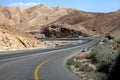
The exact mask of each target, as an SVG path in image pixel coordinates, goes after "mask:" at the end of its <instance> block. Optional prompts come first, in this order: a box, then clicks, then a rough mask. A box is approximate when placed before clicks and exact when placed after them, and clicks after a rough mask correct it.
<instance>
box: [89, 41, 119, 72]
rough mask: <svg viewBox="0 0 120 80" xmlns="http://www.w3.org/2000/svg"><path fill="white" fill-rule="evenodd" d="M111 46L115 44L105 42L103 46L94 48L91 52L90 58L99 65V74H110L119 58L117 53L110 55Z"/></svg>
mask: <svg viewBox="0 0 120 80" xmlns="http://www.w3.org/2000/svg"><path fill="white" fill-rule="evenodd" d="M111 44H114V42H105V43H104V44H102V45H96V46H94V47H93V48H92V50H91V53H90V54H91V56H90V58H91V59H92V61H93V62H94V63H96V64H97V71H99V72H104V73H109V72H110V71H111V67H112V65H113V64H114V62H115V60H116V57H117V56H118V53H117V52H114V53H113V54H111V53H110V50H109V47H110V45H111Z"/></svg>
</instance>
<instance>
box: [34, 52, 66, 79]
mask: <svg viewBox="0 0 120 80" xmlns="http://www.w3.org/2000/svg"><path fill="white" fill-rule="evenodd" d="M64 55H66V54H60V55H58V56H54V57H51V58H48V59H46V60H44V61H42V62H41V63H40V64H39V65H38V66H37V67H36V68H35V71H34V80H40V79H39V74H38V73H39V69H40V68H41V67H42V66H43V65H44V64H46V63H48V62H49V61H51V60H54V59H56V58H59V57H62V56H64Z"/></svg>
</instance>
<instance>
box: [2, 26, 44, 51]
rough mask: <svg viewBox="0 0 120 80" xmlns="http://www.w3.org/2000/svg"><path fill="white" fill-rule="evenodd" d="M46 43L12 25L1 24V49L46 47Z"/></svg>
mask: <svg viewBox="0 0 120 80" xmlns="http://www.w3.org/2000/svg"><path fill="white" fill-rule="evenodd" d="M44 47H45V46H44V44H43V43H42V42H40V41H38V40H36V39H35V38H33V37H32V36H30V35H27V34H24V33H21V32H19V31H17V30H16V29H15V28H14V27H11V26H0V50H10V49H17V50H19V49H28V48H44Z"/></svg>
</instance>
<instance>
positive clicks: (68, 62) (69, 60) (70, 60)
mask: <svg viewBox="0 0 120 80" xmlns="http://www.w3.org/2000/svg"><path fill="white" fill-rule="evenodd" d="M66 64H67V65H74V64H75V61H73V59H72V58H71V59H68V61H67V63H66Z"/></svg>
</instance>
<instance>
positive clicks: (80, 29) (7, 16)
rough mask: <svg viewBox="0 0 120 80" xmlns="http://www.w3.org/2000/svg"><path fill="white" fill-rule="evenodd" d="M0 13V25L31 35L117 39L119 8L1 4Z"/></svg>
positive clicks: (119, 17) (119, 18) (119, 28)
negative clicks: (96, 10) (97, 9)
mask: <svg viewBox="0 0 120 80" xmlns="http://www.w3.org/2000/svg"><path fill="white" fill-rule="evenodd" d="M0 17H1V18H0V20H1V22H0V24H1V25H4V24H8V25H10V26H14V27H15V28H17V30H19V31H21V32H26V33H31V34H32V35H34V36H40V37H42V36H46V37H78V36H94V37H95V36H97V37H98V36H102V37H104V36H110V37H112V38H114V39H120V36H119V34H120V11H116V12H110V13H92V12H84V11H79V10H75V9H71V8H64V7H53V6H48V5H43V4H40V5H37V6H34V7H31V8H28V9H21V8H17V7H2V6H1V7H0Z"/></svg>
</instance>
